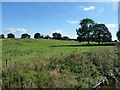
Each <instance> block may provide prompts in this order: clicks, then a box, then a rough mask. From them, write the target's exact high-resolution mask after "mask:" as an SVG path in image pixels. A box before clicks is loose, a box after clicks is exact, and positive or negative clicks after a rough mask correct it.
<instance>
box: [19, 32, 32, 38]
mask: <svg viewBox="0 0 120 90" xmlns="http://www.w3.org/2000/svg"><path fill="white" fill-rule="evenodd" d="M21 38H30V35H29V34H27V33H25V34H22V35H21Z"/></svg>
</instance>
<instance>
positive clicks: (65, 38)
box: [62, 36, 70, 40]
mask: <svg viewBox="0 0 120 90" xmlns="http://www.w3.org/2000/svg"><path fill="white" fill-rule="evenodd" d="M69 39H70V38H69V37H68V36H63V37H62V40H69Z"/></svg>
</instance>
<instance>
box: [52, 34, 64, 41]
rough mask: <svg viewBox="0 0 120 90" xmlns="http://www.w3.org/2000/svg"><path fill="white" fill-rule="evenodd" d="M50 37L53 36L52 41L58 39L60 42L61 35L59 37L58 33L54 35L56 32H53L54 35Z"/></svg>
mask: <svg viewBox="0 0 120 90" xmlns="http://www.w3.org/2000/svg"><path fill="white" fill-rule="evenodd" d="M52 36H53V39H58V40H60V39H61V36H62V35H61V34H60V33H56V32H55V33H53V34H52Z"/></svg>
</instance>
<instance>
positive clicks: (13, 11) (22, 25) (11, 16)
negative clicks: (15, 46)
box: [2, 2, 118, 40]
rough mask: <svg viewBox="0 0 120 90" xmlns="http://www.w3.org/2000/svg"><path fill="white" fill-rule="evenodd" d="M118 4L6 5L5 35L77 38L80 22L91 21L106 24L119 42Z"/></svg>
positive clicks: (41, 3) (36, 3)
mask: <svg viewBox="0 0 120 90" xmlns="http://www.w3.org/2000/svg"><path fill="white" fill-rule="evenodd" d="M117 5H118V3H117V2H3V3H2V33H4V34H5V36H6V35H7V34H8V33H10V32H11V33H13V34H15V36H16V37H17V38H19V37H20V36H21V34H22V33H28V34H30V35H31V37H33V36H34V34H35V33H36V32H39V33H41V34H43V35H50V36H51V35H52V33H53V32H59V33H61V34H62V36H65V35H67V36H69V37H71V38H76V37H77V35H76V29H77V28H79V22H80V20H82V19H84V18H91V19H93V20H94V21H95V22H96V23H104V24H106V26H107V27H108V29H109V30H110V32H111V33H112V36H113V40H115V39H116V32H117V30H118V29H117V26H118V25H117V24H118V7H117Z"/></svg>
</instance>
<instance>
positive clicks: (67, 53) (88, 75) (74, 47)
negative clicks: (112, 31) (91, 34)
mask: <svg viewBox="0 0 120 90" xmlns="http://www.w3.org/2000/svg"><path fill="white" fill-rule="evenodd" d="M86 43H87V42H81V43H79V42H78V41H64V40H47V39H3V40H2V80H3V84H2V87H3V88H8V87H10V88H17V87H18V88H41V87H42V88H43V87H44V88H46V87H49V88H51V87H60V88H62V87H77V88H89V87H93V86H94V85H95V84H96V83H97V82H98V81H99V80H100V79H102V78H104V77H105V78H107V76H105V75H104V74H105V73H106V72H107V73H112V74H114V76H115V75H116V73H118V72H119V68H118V67H119V65H118V63H119V61H118V59H119V57H118V55H117V54H116V53H118V48H116V46H79V45H82V44H86ZM91 43H94V44H95V42H91ZM0 58H1V57H0ZM114 70H118V71H116V72H114ZM115 78H116V79H117V80H119V77H116V76H115ZM116 79H115V80H116ZM106 81H107V84H111V83H113V81H111V79H109V78H107V80H106ZM115 82H116V83H115V85H113V86H116V85H119V83H118V82H117V81H115Z"/></svg>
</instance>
